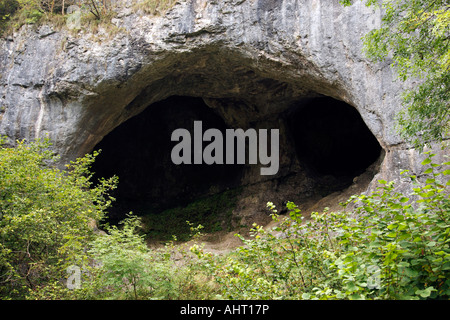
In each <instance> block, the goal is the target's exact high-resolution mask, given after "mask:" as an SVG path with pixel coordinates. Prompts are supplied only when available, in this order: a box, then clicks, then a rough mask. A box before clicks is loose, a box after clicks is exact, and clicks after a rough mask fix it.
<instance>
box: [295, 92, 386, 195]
mask: <svg viewBox="0 0 450 320" xmlns="http://www.w3.org/2000/svg"><path fill="white" fill-rule="evenodd" d="M287 114H288V117H287V119H288V127H289V131H290V132H291V135H292V139H293V141H294V144H295V149H296V153H297V157H298V159H299V161H300V162H301V163H302V165H303V166H304V169H305V170H306V171H307V173H308V174H309V175H310V176H311V177H313V178H314V179H316V181H317V182H318V183H319V185H320V184H322V185H324V186H326V187H327V188H329V189H330V190H331V191H333V189H342V188H345V187H347V186H349V185H350V184H351V183H352V181H353V178H355V177H356V176H358V175H360V174H362V173H363V172H365V171H366V169H367V168H368V167H369V166H370V165H371V164H373V163H374V162H375V161H376V160H377V159H378V158H379V157H380V154H381V152H382V148H381V146H380V144H379V143H378V141H377V139H376V138H375V136H374V135H373V134H372V132H371V131H370V130H369V129H368V127H367V126H366V124H365V123H364V121H363V119H362V118H361V115H360V114H359V112H358V111H357V110H356V109H355V108H354V107H352V106H350V105H348V104H347V103H345V102H343V101H339V100H336V99H333V98H330V97H320V98H311V99H307V100H305V101H302V102H300V103H298V104H297V105H295V106H293V107H292V108H291V109H290V110H289V111H288V113H287Z"/></svg>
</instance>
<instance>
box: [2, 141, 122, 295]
mask: <svg viewBox="0 0 450 320" xmlns="http://www.w3.org/2000/svg"><path fill="white" fill-rule="evenodd" d="M49 146H50V144H49V142H48V141H37V142H33V143H30V144H27V143H25V142H23V141H22V142H18V144H17V146H16V147H15V148H6V147H1V148H0V284H1V285H0V293H1V295H2V296H3V297H5V296H6V297H15V296H23V294H25V293H26V292H27V291H28V290H36V289H38V288H39V287H40V286H43V285H46V284H47V282H48V281H54V280H56V279H59V278H61V279H63V278H64V273H65V270H64V268H65V267H66V266H67V264H68V263H69V264H70V263H76V262H77V261H76V260H77V259H78V258H77V257H79V255H78V254H79V252H82V251H83V249H84V248H83V246H84V245H86V243H88V242H89V241H90V240H91V239H92V237H93V235H94V232H93V231H94V226H95V222H96V221H99V220H100V219H101V218H102V217H103V215H104V212H105V210H106V209H107V207H108V206H109V205H110V203H111V199H110V198H109V197H108V196H107V192H108V190H111V189H113V188H115V186H116V182H117V181H116V178H111V179H107V180H105V179H102V180H100V182H99V184H98V185H97V186H92V182H91V181H90V177H91V174H89V171H88V168H89V166H90V165H91V164H92V162H93V161H94V158H95V155H96V154H93V155H87V156H85V157H83V158H80V159H78V160H76V161H75V162H72V163H71V164H70V165H68V168H67V170H66V171H61V170H59V169H56V168H54V167H53V166H52V165H51V164H52V163H53V162H54V161H55V156H54V155H53V154H52V153H51V152H50V151H49Z"/></svg>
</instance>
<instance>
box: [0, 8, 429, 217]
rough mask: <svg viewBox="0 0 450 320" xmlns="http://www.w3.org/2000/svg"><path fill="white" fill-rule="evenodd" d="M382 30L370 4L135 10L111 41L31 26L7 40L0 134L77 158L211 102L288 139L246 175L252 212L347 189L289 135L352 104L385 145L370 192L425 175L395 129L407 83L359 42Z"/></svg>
mask: <svg viewBox="0 0 450 320" xmlns="http://www.w3.org/2000/svg"><path fill="white" fill-rule="evenodd" d="M124 2H126V1H124ZM379 23H380V13H379V12H373V11H372V10H371V9H368V8H366V7H365V6H364V5H363V4H361V3H360V2H358V1H357V2H356V3H355V4H354V5H353V6H352V7H348V8H344V7H343V6H341V5H339V2H338V0H326V1H325V0H221V1H207V0H183V1H179V2H177V3H176V4H175V6H174V7H173V8H172V9H170V10H169V11H168V12H167V13H166V14H164V15H163V16H157V17H156V16H147V15H144V14H143V13H142V12H139V11H136V10H135V9H134V7H133V5H132V3H131V2H130V1H128V3H125V4H123V7H122V8H120V9H118V14H117V16H116V17H115V18H114V19H113V20H112V24H114V25H115V27H114V28H112V27H109V28H108V29H109V31H108V30H105V29H104V28H102V27H100V28H99V30H98V31H97V32H96V33H94V32H93V31H92V30H91V29H89V28H86V29H83V28H82V30H80V31H79V32H78V33H75V32H73V31H72V30H67V29H64V28H63V29H62V30H59V29H56V28H55V27H52V26H49V25H44V26H41V27H38V28H36V27H33V26H25V27H23V28H22V29H20V31H18V32H16V33H15V34H14V35H13V36H10V37H8V38H6V39H3V40H1V41H0V48H1V49H0V50H1V51H0V70H1V78H0V106H1V111H0V134H3V135H7V136H8V137H9V138H10V139H11V141H14V140H15V139H23V138H25V139H30V140H31V139H34V138H37V137H43V136H45V135H48V136H49V137H50V138H51V140H52V141H53V144H54V148H55V150H56V151H57V152H58V153H60V154H61V156H62V159H63V161H69V160H72V159H74V158H76V157H79V156H82V155H84V154H85V153H88V152H91V151H92V150H93V149H94V148H95V147H96V146H97V145H98V143H100V142H101V141H102V139H103V138H104V137H105V136H107V135H108V134H109V133H111V132H112V131H113V130H114V129H115V128H117V127H119V126H120V125H121V124H122V123H124V122H125V121H126V120H128V119H130V118H132V117H134V116H138V115H140V114H141V113H142V112H143V111H144V110H145V109H146V108H147V107H149V106H155V103H157V102H159V101H163V100H165V99H167V98H169V97H172V96H181V97H197V98H202V100H203V102H204V103H205V104H206V105H207V106H208V107H209V108H210V109H211V111H212V112H214V114H216V115H219V116H220V118H221V119H223V121H224V123H225V125H226V126H228V127H232V128H244V129H246V128H252V127H254V128H279V129H280V132H281V135H280V139H281V141H280V145H281V146H280V171H279V173H278V174H277V176H275V177H270V178H268V177H262V176H260V175H258V174H256V173H255V172H259V169H258V168H253V167H247V168H246V169H245V170H244V171H240V172H239V174H238V175H237V177H238V178H239V179H238V180H239V181H240V184H241V185H247V186H249V187H248V190H249V191H248V196H247V197H246V198H245V201H243V203H244V202H245V203H254V202H258V201H259V202H260V204H261V203H262V204H264V203H265V201H270V200H272V199H273V198H271V197H274V198H276V199H277V200H280V201H285V200H291V199H292V200H294V198H295V197H300V198H301V199H306V198H307V197H308V196H311V195H312V194H314V192H315V191H317V190H318V189H317V186H318V185H319V186H320V185H322V186H323V185H327V183H329V182H326V179H327V178H329V179H334V178H335V177H332V175H331V177H329V176H330V175H328V177H327V175H321V176H320V177H319V178H317V177H318V176H317V175H316V176H314V174H312V175H311V174H309V173H308V170H307V165H305V163H304V162H302V159H301V158H302V157H299V156H298V151H297V154H295V151H294V150H295V144H296V142H295V141H294V142H293V141H292V137H293V135H292V134H289V132H290V131H295V126H296V124H295V123H296V122H295V121H294V124H292V121H291V124H289V125H288V122H289V121H286V118H291V115H292V113H290V112H291V111H292V110H294V111H292V112H295V110H301V109H302V108H306V107H307V106H308V105H311V104H312V106H310V107H309V108H315V107H314V102H315V101H319V100H317V99H323V97H330V98H333V99H336V100H340V101H343V102H345V103H347V104H348V105H350V106H352V107H354V108H355V109H356V110H357V112H358V113H359V115H360V117H361V119H362V121H363V122H364V123H365V125H366V126H367V128H368V130H370V132H371V133H372V134H373V136H374V137H375V138H376V140H377V141H378V143H379V146H381V148H382V150H381V149H380V150H378V151H377V152H378V154H379V155H380V159H379V162H378V164H379V165H378V166H376V165H374V166H372V167H371V168H373V171H371V172H372V173H371V175H370V179H368V180H367V179H366V180H367V181H370V180H372V181H373V183H372V184H370V185H369V186H368V185H365V188H366V187H369V188H373V187H374V184H375V183H374V181H376V179H379V178H383V179H387V180H390V179H392V178H394V177H396V176H397V174H398V172H399V171H400V170H402V169H412V170H420V168H419V166H418V163H420V159H418V157H417V155H416V152H415V151H414V150H410V149H409V148H408V146H407V145H405V144H404V143H403V142H402V141H401V140H400V139H399V137H398V136H397V135H396V134H395V130H394V126H395V121H394V115H395V114H396V112H397V111H398V110H399V107H400V106H399V96H400V92H401V90H402V87H401V84H400V83H398V82H395V81H394V80H395V75H394V74H393V73H392V71H391V69H390V68H389V66H388V64H387V63H382V64H373V63H371V62H369V61H367V60H366V59H365V58H364V55H363V54H362V43H361V37H362V36H363V35H364V34H366V33H367V32H368V31H369V30H370V29H371V28H374V27H376V26H377V25H378V24H379ZM111 29H112V30H113V31H111ZM187 105H189V104H187ZM159 108H165V106H164V105H159ZM186 108H188V106H186ZM156 111H158V110H156ZM156 111H155V117H157V116H158V114H160V112H159V113H158V112H156ZM149 114H150V118H151V117H152V113H151V112H150V113H149ZM180 114H181V115H180ZM172 116H173V117H174V118H177V117H183V112H182V111H177V113H176V114H172ZM324 116H325V115H324ZM186 117H187V116H186ZM292 117H293V116H292ZM316 117H320V114H319V116H316ZM169 118H170V117H169ZM169 118H168V117H167V115H165V117H163V118H161V119H169ZM291 119H292V118H291ZM294 119H295V118H294ZM161 121H163V120H161ZM308 121H309V120H308V119H299V121H298V125H302V123H303V124H305V123H309V122H308ZM317 126H320V122H318V124H317ZM343 126H344V125H343ZM345 126H351V124H346V125H345ZM316 130H317V131H322V130H321V128H320V127H318V128H316ZM330 135H331V136H334V134H333V132H332V131H330ZM319 141H320V140H317V143H318V144H319V143H320V142H319ZM169 142H170V141H168V143H169ZM125 144H129V143H126V142H125ZM361 144H362V145H364V144H365V143H364V141H363V142H361V141H358V142H355V144H354V146H353V152H355V153H356V154H357V153H358V150H359V148H362V146H361ZM141 148H142V147H141ZM361 150H362V149H361ZM300 152H301V151H300ZM364 152H365V151H364ZM377 157H378V156H377ZM377 157H376V158H377ZM373 160H374V159H372V161H373ZM330 161H333V159H330ZM372 161H371V162H372ZM158 170H163V171H164V172H169V173H170V174H172V173H173V172H172V171H171V170H172V169H169V168H168V167H167V166H166V167H162V168H160V169H158ZM147 174H151V171H150V172H147ZM352 174H353V175H354V176H358V175H359V174H361V172H359V173H356V172H353V173H352ZM374 174H376V176H375V177H374ZM164 178H165V177H164V176H162V178H161V179H162V180H161V181H163V182H161V183H166V182H164V181H165V180H164ZM166 178H167V177H166ZM347 178H348V176H347ZM352 178H353V177H352ZM166 180H168V179H166ZM175 182H176V177H175ZM263 182H264V183H265V184H260V185H259V187H258V188H259V189H257V190H256V189H254V188H255V184H258V183H263ZM332 184H333V185H337V184H336V183H335V182H333V183H332ZM217 186H219V187H224V186H223V185H221V184H220V183H212V185H211V187H217ZM283 186H284V189H283ZM347 186H348V185H347ZM252 188H253V189H252ZM212 189H214V188H212ZM316 193H317V192H316ZM300 195H301V196H300ZM175 196H176V195H175ZM286 198H289V199H286ZM261 201H262V202H261ZM300 201H301V200H300ZM241 209H242V212H245V209H244V205H242V208H241ZM243 214H244V215H246V214H249V213H248V212H247V213H243Z"/></svg>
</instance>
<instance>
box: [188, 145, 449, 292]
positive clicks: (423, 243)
mask: <svg viewBox="0 0 450 320" xmlns="http://www.w3.org/2000/svg"><path fill="white" fill-rule="evenodd" d="M432 157H433V155H432V154H429V156H428V158H427V159H426V160H425V161H424V162H423V164H424V165H429V166H430V168H429V169H427V170H426V171H425V174H426V175H428V178H427V179H426V181H424V182H420V181H419V179H418V178H417V177H416V176H412V175H411V176H409V178H410V179H412V181H413V182H414V183H415V187H414V189H413V190H412V193H411V194H410V195H409V196H405V195H404V194H402V193H400V192H397V191H396V190H395V187H394V183H393V182H389V183H388V182H386V181H380V184H381V185H380V187H379V188H378V189H377V191H376V192H374V193H372V194H370V195H359V196H353V197H352V198H351V199H350V200H349V202H347V204H345V205H348V203H350V202H351V201H353V202H355V203H356V204H357V205H358V208H357V209H356V210H355V211H354V212H337V213H335V212H324V213H322V214H319V213H313V214H312V215H311V220H309V221H306V222H305V221H303V220H304V219H303V217H302V216H301V213H300V210H299V209H298V208H297V207H296V206H295V204H293V203H288V205H287V208H288V209H289V210H290V213H289V216H288V217H286V218H285V219H281V217H280V216H278V215H277V213H276V209H275V207H274V206H273V204H271V203H268V206H269V208H270V210H271V211H272V216H273V218H274V219H275V220H276V221H279V222H280V224H279V226H277V227H276V228H274V229H272V230H269V231H267V230H264V228H262V227H261V226H257V225H254V228H253V229H252V238H251V239H244V238H242V237H241V238H242V241H243V242H244V246H242V247H241V248H239V249H238V250H237V251H236V252H235V253H234V254H232V255H229V256H227V257H225V258H220V259H217V258H216V257H214V256H212V255H211V254H208V253H205V252H204V251H203V250H201V249H199V248H198V247H193V248H192V251H193V252H194V253H196V254H197V256H198V257H199V258H200V259H201V261H202V262H203V263H204V265H205V266H206V267H207V269H208V270H209V273H210V275H211V276H212V277H214V279H215V281H216V282H217V283H218V284H219V285H220V286H221V291H222V292H221V294H222V296H223V297H224V298H228V299H423V298H432V299H438V298H439V299H448V298H449V296H450V259H449V258H450V248H449V242H450V237H449V233H450V224H449V221H450V220H449V219H450V214H449V213H450V194H449V192H448V191H449V190H448V186H449V185H450V182H447V183H444V182H441V181H439V179H440V178H443V179H447V177H446V176H448V175H449V174H450V170H448V169H447V170H444V167H445V166H448V165H450V162H446V163H443V164H442V165H438V164H434V163H432ZM405 173H406V172H405ZM405 173H404V174H405Z"/></svg>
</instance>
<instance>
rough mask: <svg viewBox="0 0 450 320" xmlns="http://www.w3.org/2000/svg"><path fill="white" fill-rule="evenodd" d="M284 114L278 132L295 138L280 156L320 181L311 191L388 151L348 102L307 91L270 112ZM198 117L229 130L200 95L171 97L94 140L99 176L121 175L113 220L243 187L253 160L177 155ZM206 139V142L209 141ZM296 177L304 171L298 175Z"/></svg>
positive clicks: (336, 186)
mask: <svg viewBox="0 0 450 320" xmlns="http://www.w3.org/2000/svg"><path fill="white" fill-rule="evenodd" d="M283 116H284V117H285V119H286V120H285V121H286V124H287V129H286V130H287V131H282V132H280V134H281V135H283V134H285V135H287V137H288V138H289V139H290V140H291V142H290V146H280V149H281V150H285V151H284V152H287V153H286V154H281V155H280V156H285V157H286V156H288V157H297V159H298V161H299V163H300V165H301V167H302V170H304V172H305V173H306V175H307V176H309V177H310V178H312V179H313V180H314V181H315V182H316V183H315V186H313V185H309V186H308V188H313V189H314V188H315V189H314V190H307V191H312V192H313V194H314V193H315V194H318V195H322V196H326V195H327V194H329V193H331V192H334V191H337V190H343V189H345V188H346V187H348V186H350V185H351V184H352V182H353V179H354V178H355V177H356V176H358V175H360V174H362V173H364V172H365V171H366V170H367V168H368V167H369V166H370V165H371V164H372V163H374V162H375V161H376V160H377V159H378V158H379V157H380V154H381V152H382V148H381V146H380V145H379V143H378V141H377V139H376V138H375V137H374V136H373V134H372V133H371V132H370V130H369V129H368V128H367V126H366V124H365V123H364V121H363V120H362V118H361V116H360V114H359V112H358V111H357V110H356V109H355V108H353V107H352V106H350V105H348V104H346V103H344V102H342V101H338V100H335V99H332V98H328V97H323V98H308V99H305V100H302V101H299V102H297V103H296V104H294V105H293V106H292V107H291V108H289V109H288V110H286V111H285V113H283V114H278V115H272V116H271V118H270V121H272V120H273V121H274V123H276V122H277V121H278V120H279V119H280V118H282V117H283ZM194 121H202V125H203V132H205V131H206V130H207V129H209V128H215V129H219V130H220V131H221V132H222V133H224V132H225V130H226V129H230V128H229V127H228V126H227V125H226V124H225V121H224V120H223V118H222V117H221V116H220V115H219V114H217V113H216V112H215V110H214V109H213V108H210V107H208V106H207V105H206V104H205V102H204V101H203V99H202V98H195V97H186V96H172V97H170V98H167V99H166V100H163V101H160V102H157V103H154V104H152V105H150V106H149V107H147V108H146V109H145V110H144V111H143V112H141V113H140V114H138V115H137V116H135V117H133V118H131V119H129V120H128V121H126V122H124V123H122V124H121V125H119V126H118V127H117V128H115V129H114V130H113V131H112V132H110V133H109V134H108V135H106V136H105V137H104V138H103V140H102V141H101V142H100V143H99V144H98V145H97V146H96V147H95V150H99V149H101V150H102V152H101V153H100V155H99V156H98V158H97V160H96V162H95V164H94V166H93V168H92V169H93V172H95V175H96V177H110V176H112V175H117V176H118V177H119V186H118V189H117V190H115V192H114V194H113V196H114V197H115V198H116V199H117V201H116V202H114V204H113V207H112V208H111V209H110V210H109V214H108V217H109V219H108V221H109V222H112V223H114V222H118V221H120V220H122V219H123V218H124V217H125V216H126V214H127V213H128V212H130V211H133V213H135V214H137V215H144V216H145V215H149V214H158V215H159V214H160V213H161V212H163V211H164V210H166V209H167V210H171V209H173V208H176V207H180V206H181V207H182V206H184V207H186V206H187V205H189V204H191V203H193V202H195V201H197V200H198V199H204V198H205V197H206V198H207V197H211V196H213V195H218V194H221V193H222V192H225V191H229V190H236V189H237V188H240V187H242V184H243V183H244V182H243V181H245V177H247V178H248V174H249V172H250V171H249V170H248V169H249V165H248V164H244V165H237V164H234V165H230V164H212V165H208V164H205V163H203V164H189V165H186V164H181V165H176V164H174V163H173V162H172V159H171V152H172V148H173V147H174V146H175V145H177V144H178V142H176V141H172V140H171V135H172V132H173V131H174V130H176V129H179V128H184V129H187V130H188V131H189V132H190V133H191V136H192V137H193V136H194ZM231 129H237V128H231ZM208 144H209V142H203V147H205V146H206V145H208ZM294 148H295V150H293V149H294ZM286 150H288V151H286ZM247 163H248V162H247ZM290 174H291V172H286V171H284V172H283V174H282V175H281V176H274V177H270V178H269V179H273V178H275V179H279V181H280V183H282V181H283V175H284V176H286V177H287V176H289V175H290ZM255 178H256V181H258V179H259V180H260V181H263V180H264V179H263V178H257V177H255ZM298 179H304V178H302V175H299V178H298ZM287 188H289V186H287ZM303 191H305V190H298V191H297V192H298V193H301V192H303ZM286 200H289V199H286ZM208 201H209V200H207V201H206V202H204V203H203V204H202V206H203V207H204V208H205V203H207V206H213V207H214V206H215V207H218V205H216V204H214V202H216V200H212V201H210V202H208ZM227 201H228V200H227ZM228 202H229V203H231V202H230V201H228ZM196 210H197V209H196ZM208 210H209V209H208ZM208 210H206V211H208ZM213 210H214V209H212V211H213ZM227 210H228V209H227ZM209 211H211V210H209ZM182 220H183V219H182ZM186 220H187V219H186ZM183 221H184V220H183Z"/></svg>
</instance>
